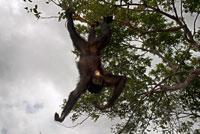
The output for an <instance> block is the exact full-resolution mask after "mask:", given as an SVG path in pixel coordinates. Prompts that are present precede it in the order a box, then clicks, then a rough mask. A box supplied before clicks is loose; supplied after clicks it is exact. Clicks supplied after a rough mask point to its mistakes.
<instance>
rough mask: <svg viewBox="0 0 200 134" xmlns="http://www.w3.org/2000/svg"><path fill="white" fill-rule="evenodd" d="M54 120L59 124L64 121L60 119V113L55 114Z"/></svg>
mask: <svg viewBox="0 0 200 134" xmlns="http://www.w3.org/2000/svg"><path fill="white" fill-rule="evenodd" d="M54 120H55V121H58V122H62V121H63V120H62V119H61V118H60V117H59V115H58V113H55V115H54Z"/></svg>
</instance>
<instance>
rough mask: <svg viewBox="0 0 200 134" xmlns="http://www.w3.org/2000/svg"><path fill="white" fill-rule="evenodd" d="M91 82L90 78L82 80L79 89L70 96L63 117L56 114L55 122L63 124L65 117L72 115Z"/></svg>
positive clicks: (78, 85)
mask: <svg viewBox="0 0 200 134" xmlns="http://www.w3.org/2000/svg"><path fill="white" fill-rule="evenodd" d="M88 81H89V78H81V80H80V82H79V83H78V84H77V87H76V89H75V90H74V91H72V92H71V93H70V95H69V99H68V101H67V104H66V105H65V107H64V109H63V111H62V113H61V116H60V117H59V115H58V113H55V117H54V118H55V121H59V122H62V121H63V120H64V119H65V117H66V116H67V115H68V114H69V113H70V111H71V110H72V108H73V106H74V105H75V104H76V102H77V101H78V99H79V98H80V96H81V95H82V94H83V93H85V91H86V89H87V83H88Z"/></svg>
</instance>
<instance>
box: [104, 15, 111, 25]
mask: <svg viewBox="0 0 200 134" xmlns="http://www.w3.org/2000/svg"><path fill="white" fill-rule="evenodd" d="M103 20H104V21H105V22H106V23H108V24H109V23H111V22H112V21H113V16H105V17H103Z"/></svg>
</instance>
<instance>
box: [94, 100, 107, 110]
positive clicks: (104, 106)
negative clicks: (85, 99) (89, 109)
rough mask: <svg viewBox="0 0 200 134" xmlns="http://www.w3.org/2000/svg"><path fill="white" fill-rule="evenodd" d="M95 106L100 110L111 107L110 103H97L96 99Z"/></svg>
mask: <svg viewBox="0 0 200 134" xmlns="http://www.w3.org/2000/svg"><path fill="white" fill-rule="evenodd" d="M94 106H95V107H96V108H98V109H100V110H105V109H106V108H109V107H110V105H109V104H106V105H99V104H97V102H96V101H94Z"/></svg>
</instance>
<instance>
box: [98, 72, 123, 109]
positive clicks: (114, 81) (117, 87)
mask: <svg viewBox="0 0 200 134" xmlns="http://www.w3.org/2000/svg"><path fill="white" fill-rule="evenodd" d="M126 80H127V78H126V77H124V76H118V75H106V76H104V81H105V85H106V86H114V90H113V94H112V97H111V98H110V99H109V101H108V102H107V104H105V105H97V104H96V105H95V106H96V107H97V108H99V109H101V110H104V109H106V108H109V107H111V106H112V105H113V104H114V102H115V101H116V100H117V98H118V97H119V96H120V94H121V93H122V89H123V88H124V86H125V83H126Z"/></svg>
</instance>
